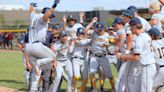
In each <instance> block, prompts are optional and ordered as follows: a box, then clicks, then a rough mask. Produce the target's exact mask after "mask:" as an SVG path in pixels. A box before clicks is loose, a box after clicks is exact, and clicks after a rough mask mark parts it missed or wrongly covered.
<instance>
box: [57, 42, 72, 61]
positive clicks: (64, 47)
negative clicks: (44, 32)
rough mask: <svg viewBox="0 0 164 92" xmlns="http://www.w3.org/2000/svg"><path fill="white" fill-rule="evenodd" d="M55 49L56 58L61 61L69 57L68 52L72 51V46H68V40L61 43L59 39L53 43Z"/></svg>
mask: <svg viewBox="0 0 164 92" xmlns="http://www.w3.org/2000/svg"><path fill="white" fill-rule="evenodd" d="M54 47H55V51H56V59H57V60H58V61H63V60H67V59H69V55H68V54H69V52H72V49H73V48H70V46H69V42H67V43H65V44H63V43H61V41H60V40H59V41H57V42H56V43H55V45H54Z"/></svg>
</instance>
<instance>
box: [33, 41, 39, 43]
mask: <svg viewBox="0 0 164 92" xmlns="http://www.w3.org/2000/svg"><path fill="white" fill-rule="evenodd" d="M38 42H40V41H34V42H32V43H38Z"/></svg>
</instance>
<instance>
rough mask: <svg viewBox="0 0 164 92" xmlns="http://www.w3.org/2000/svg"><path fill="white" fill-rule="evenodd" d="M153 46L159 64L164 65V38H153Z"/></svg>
mask: <svg viewBox="0 0 164 92" xmlns="http://www.w3.org/2000/svg"><path fill="white" fill-rule="evenodd" d="M152 46H153V50H154V56H155V59H156V61H157V64H159V65H164V38H163V39H160V40H153V41H152Z"/></svg>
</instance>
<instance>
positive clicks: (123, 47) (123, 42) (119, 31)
mask: <svg viewBox="0 0 164 92" xmlns="http://www.w3.org/2000/svg"><path fill="white" fill-rule="evenodd" d="M116 33H117V36H119V35H124V39H121V44H122V46H121V48H120V50H121V52H122V53H124V52H125V48H126V44H125V42H126V32H125V29H124V28H123V29H121V30H118V31H117V32H116Z"/></svg>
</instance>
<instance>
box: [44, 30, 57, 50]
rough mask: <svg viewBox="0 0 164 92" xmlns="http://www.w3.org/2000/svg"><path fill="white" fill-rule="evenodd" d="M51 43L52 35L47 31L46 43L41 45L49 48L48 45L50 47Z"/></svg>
mask: <svg viewBox="0 0 164 92" xmlns="http://www.w3.org/2000/svg"><path fill="white" fill-rule="evenodd" d="M53 43H54V42H53V33H52V32H50V31H48V32H47V35H46V41H45V42H44V43H43V44H44V45H46V46H47V47H50V45H52V44H53Z"/></svg>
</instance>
